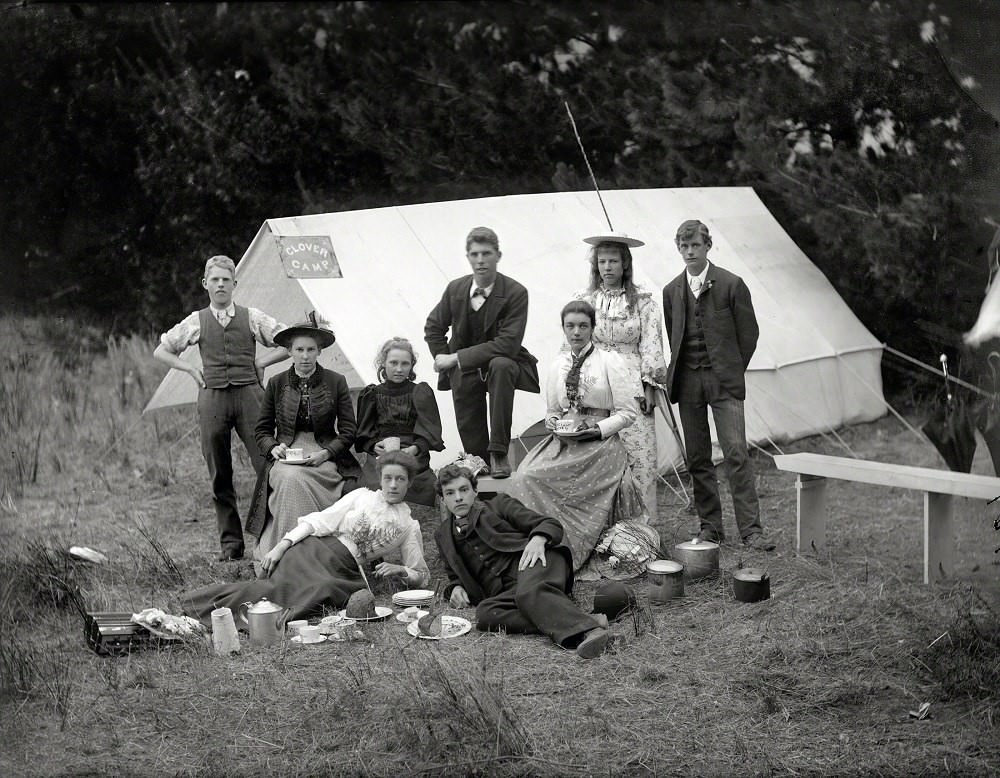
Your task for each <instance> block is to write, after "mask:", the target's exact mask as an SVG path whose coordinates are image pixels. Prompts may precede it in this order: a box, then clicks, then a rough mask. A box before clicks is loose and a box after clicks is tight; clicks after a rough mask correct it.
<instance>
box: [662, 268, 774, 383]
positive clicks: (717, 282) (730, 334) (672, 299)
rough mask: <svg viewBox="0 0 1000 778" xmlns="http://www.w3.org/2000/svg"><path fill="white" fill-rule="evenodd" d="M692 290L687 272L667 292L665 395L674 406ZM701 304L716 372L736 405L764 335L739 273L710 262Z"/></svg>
mask: <svg viewBox="0 0 1000 778" xmlns="http://www.w3.org/2000/svg"><path fill="white" fill-rule="evenodd" d="M688 289H689V286H688V281H687V271H686V270H685V271H684V272H682V273H681V274H680V275H679V276H677V278H675V279H674V280H673V281H671V282H670V283H669V284H667V285H666V286H665V287H663V318H664V321H665V322H666V325H667V334H668V335H669V337H670V365H669V367H668V368H667V392H668V396H669V397H670V399H671V400H672V401H674V402H676V400H675V398H676V396H677V370H678V367H679V365H680V357H681V345H682V344H683V343H684V323H685V312H686V306H687V304H688V301H689V299H690V298H689V296H688ZM699 302H700V304H701V326H702V330H703V332H704V335H705V347H706V348H707V349H708V359H709V361H710V362H711V363H712V371H713V372H714V373H715V375H716V377H717V378H718V379H719V384H720V385H721V386H722V388H723V389H725V390H726V391H727V392H729V393H730V394H731V395H732V396H733V397H735V398H736V399H737V400H745V399H746V396H747V385H746V380H745V378H744V375H743V374H744V373H745V372H746V369H747V365H749V364H750V357H752V356H753V352H754V351H755V350H756V348H757V338H758V336H759V335H760V329H759V328H758V326H757V317H756V316H755V315H754V312H753V303H752V302H751V301H750V290H749V289H747V285H746V284H745V283H743V279H742V278H740V277H739V276H738V275H736V274H735V273H730V272H729V271H728V270H724V269H723V268H721V267H719V266H718V265H714V264H711V263H709V266H708V273H707V274H706V276H705V286H704V287H703V288H702V290H701V297H700V298H699Z"/></svg>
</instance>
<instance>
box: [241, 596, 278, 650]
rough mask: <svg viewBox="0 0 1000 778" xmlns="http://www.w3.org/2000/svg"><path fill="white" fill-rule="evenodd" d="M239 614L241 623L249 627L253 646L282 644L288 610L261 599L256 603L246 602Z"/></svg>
mask: <svg viewBox="0 0 1000 778" xmlns="http://www.w3.org/2000/svg"><path fill="white" fill-rule="evenodd" d="M239 614H240V621H242V622H243V623H244V624H246V625H247V630H248V631H249V633H250V643H251V645H254V646H273V645H274V644H275V643H280V642H281V637H282V634H283V633H284V631H285V619H286V618H288V614H289V610H288V608H282V607H281V606H280V605H278V604H277V603H276V602H271V601H270V600H269V599H267V597H261V598H260V600H259V601H258V602H256V603H249V602H245V603H243V604H242V605H240V607H239Z"/></svg>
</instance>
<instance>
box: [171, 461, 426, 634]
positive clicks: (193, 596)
mask: <svg viewBox="0 0 1000 778" xmlns="http://www.w3.org/2000/svg"><path fill="white" fill-rule="evenodd" d="M377 467H378V470H379V477H380V483H381V486H380V488H379V489H378V490H377V491H372V490H369V489H356V490H354V491H353V492H351V493H350V494H348V495H345V496H344V497H342V498H341V499H340V500H338V501H337V502H335V503H334V504H333V505H331V506H330V507H329V508H327V509H326V510H324V511H319V512H317V513H311V514H308V515H306V516H302V517H301V518H299V520H298V523H297V524H296V526H295V527H294V528H293V529H291V530H290V531H289V532H287V533H286V534H285V536H284V537H283V538H281V539H280V540H279V541H278V542H277V543H276V544H275V546H274V548H272V549H271V550H270V551H269V552H268V553H267V555H266V556H265V557H264V559H263V562H262V567H263V569H264V576H265V577H263V578H258V579H257V580H255V581H236V582H233V583H222V584H213V585H211V586H206V587H204V588H202V589H198V590H197V591H194V592H190V593H189V594H187V595H185V596H183V597H182V601H181V604H182V606H183V609H184V613H186V614H187V615H189V616H192V617H193V618H196V619H199V620H200V621H201V622H202V623H203V624H205V625H206V626H210V625H211V622H212V610H213V609H215V608H218V607H226V608H231V609H232V611H233V613H236V612H237V610H238V609H239V607H240V606H241V605H242V604H243V603H246V602H251V603H252V602H257V600H259V599H260V598H261V597H267V599H269V600H271V602H274V603H277V604H278V605H281V606H283V607H285V608H288V609H289V611H290V613H289V616H288V618H289V619H306V618H311V617H314V616H320V615H322V614H323V611H324V610H334V609H340V608H343V607H345V606H346V604H347V600H348V599H349V598H350V596H351V595H352V594H353V593H354V592H357V591H361V590H362V589H365V588H366V587H368V584H367V581H366V577H365V573H364V569H365V567H366V566H367V565H368V564H369V563H370V562H372V561H374V560H376V559H385V560H391V559H398V561H399V562H401V564H397V563H396V562H393V561H382V562H379V563H378V564H377V565H376V566H375V569H374V574H375V575H376V576H378V577H382V578H384V577H390V576H396V577H399V578H402V579H404V581H405V583H406V584H407V585H409V586H413V587H421V586H426V585H427V583H428V582H429V580H430V573H429V571H428V569H427V562H426V561H424V545H423V538H422V537H421V534H420V525H419V524H418V523H417V521H416V519H414V518H412V517H411V516H410V506H409V505H407V504H406V503H405V502H403V497H404V496H405V494H406V490H407V488H408V487H409V484H410V475H411V474H412V473H414V472H416V469H417V463H416V461H414V459H413V457H412V456H410V455H409V454H405V453H403V452H402V451H390V452H386V453H385V454H383V455H382V456H381V457H379V459H378V463H377ZM368 588H370V587H368Z"/></svg>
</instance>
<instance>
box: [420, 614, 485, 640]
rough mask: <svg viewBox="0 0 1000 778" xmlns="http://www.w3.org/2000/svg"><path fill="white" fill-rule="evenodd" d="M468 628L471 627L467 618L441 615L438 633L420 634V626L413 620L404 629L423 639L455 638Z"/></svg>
mask: <svg viewBox="0 0 1000 778" xmlns="http://www.w3.org/2000/svg"><path fill="white" fill-rule="evenodd" d="M470 629H472V622H471V621H469V620H468V619H463V618H462V617H461V616H442V617H441V634H440V635H421V634H420V627H419V625H418V624H417V622H415V621H411V622H410V623H409V625H408V626H407V627H406V631H407V632H409V633H410V634H411V635H413V637H415V638H423V639H424V640H447V639H448V638H457V637H458V636H459V635H464V634H465V633H466V632H468V631H469V630H470Z"/></svg>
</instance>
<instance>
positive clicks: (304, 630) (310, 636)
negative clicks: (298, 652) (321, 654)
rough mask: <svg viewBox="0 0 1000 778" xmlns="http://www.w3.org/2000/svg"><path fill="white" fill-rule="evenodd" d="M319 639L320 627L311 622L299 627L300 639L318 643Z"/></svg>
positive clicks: (305, 641) (304, 641)
mask: <svg viewBox="0 0 1000 778" xmlns="http://www.w3.org/2000/svg"><path fill="white" fill-rule="evenodd" d="M319 639H320V636H319V627H317V626H313V625H310V624H306V625H305V626H304V627H299V640H301V641H302V642H303V643H316V642H317V641H319Z"/></svg>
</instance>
